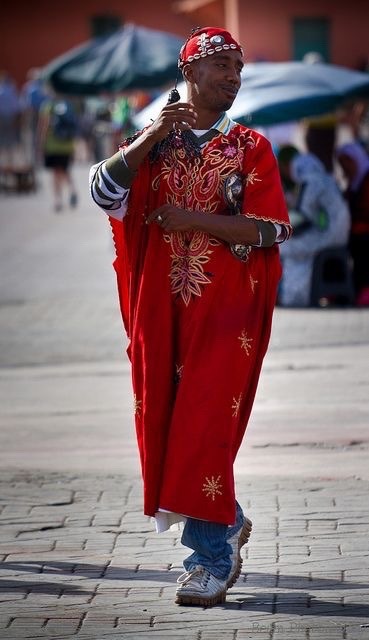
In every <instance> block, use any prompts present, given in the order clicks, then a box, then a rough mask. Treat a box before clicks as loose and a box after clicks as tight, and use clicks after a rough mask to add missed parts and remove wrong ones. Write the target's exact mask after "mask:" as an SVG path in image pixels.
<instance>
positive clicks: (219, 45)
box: [178, 27, 243, 69]
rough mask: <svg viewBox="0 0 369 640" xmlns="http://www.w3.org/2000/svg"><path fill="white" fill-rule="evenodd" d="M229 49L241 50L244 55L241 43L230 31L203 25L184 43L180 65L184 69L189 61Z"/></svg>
mask: <svg viewBox="0 0 369 640" xmlns="http://www.w3.org/2000/svg"><path fill="white" fill-rule="evenodd" d="M229 50H233V51H239V52H240V53H241V55H243V50H242V47H241V45H240V44H238V42H237V41H236V40H235V39H234V38H232V36H231V34H230V33H229V31H226V30H225V29H222V28H221V27H203V28H201V29H197V30H196V31H195V32H194V33H192V34H191V36H190V37H189V38H188V40H187V41H186V42H185V43H184V45H183V47H182V49H181V51H180V53H179V60H178V66H179V68H180V69H182V68H183V67H184V65H185V64H187V63H188V62H193V61H194V60H200V58H206V56H211V55H213V54H214V53H217V52H218V51H229Z"/></svg>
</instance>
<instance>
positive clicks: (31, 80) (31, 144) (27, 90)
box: [20, 68, 48, 166]
mask: <svg viewBox="0 0 369 640" xmlns="http://www.w3.org/2000/svg"><path fill="white" fill-rule="evenodd" d="M47 97H48V96H47V93H46V90H45V87H44V84H43V82H42V80H41V70H40V69H37V68H32V69H30V70H29V71H28V73H27V80H26V82H25V84H24V85H23V87H22V90H21V94H20V100H21V105H22V129H23V135H24V138H25V140H24V142H25V151H26V155H27V156H28V161H29V162H30V164H31V165H32V166H34V165H35V164H36V160H37V131H38V121H39V113H40V109H41V106H42V104H43V103H44V102H45V100H47Z"/></svg>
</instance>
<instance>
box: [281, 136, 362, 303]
mask: <svg viewBox="0 0 369 640" xmlns="http://www.w3.org/2000/svg"><path fill="white" fill-rule="evenodd" d="M277 158H278V164H279V169H280V172H281V178H282V185H283V186H284V189H285V197H286V202H287V204H288V208H289V215H290V220H291V224H292V227H293V234H292V237H291V238H290V240H289V241H288V242H286V243H283V244H282V245H281V257H282V263H283V276H282V281H281V286H280V291H279V297H278V301H279V304H280V305H282V306H286V307H307V306H309V304H310V297H311V285H312V274H313V266H314V259H315V256H316V255H317V253H318V252H319V251H321V250H322V249H326V248H328V247H331V246H342V245H346V244H347V242H348V235H349V228H350V216H349V211H348V207H347V204H346V202H345V200H344V198H343V196H342V194H341V192H340V189H339V187H338V185H337V183H336V181H335V180H334V178H333V177H332V176H331V175H330V174H328V173H327V171H326V170H325V168H324V166H323V164H322V162H321V161H320V160H319V159H318V158H317V157H316V156H314V155H313V154H310V153H300V152H299V151H298V149H297V148H296V147H294V146H293V145H286V146H284V147H281V148H280V150H279V152H278V155H277Z"/></svg>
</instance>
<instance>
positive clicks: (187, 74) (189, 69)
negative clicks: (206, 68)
mask: <svg viewBox="0 0 369 640" xmlns="http://www.w3.org/2000/svg"><path fill="white" fill-rule="evenodd" d="M182 73H183V77H184V79H185V80H186V82H190V83H191V84H192V83H193V82H194V69H193V65H191V64H185V66H184V67H183V69H182Z"/></svg>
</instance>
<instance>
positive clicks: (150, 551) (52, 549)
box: [0, 472, 369, 640]
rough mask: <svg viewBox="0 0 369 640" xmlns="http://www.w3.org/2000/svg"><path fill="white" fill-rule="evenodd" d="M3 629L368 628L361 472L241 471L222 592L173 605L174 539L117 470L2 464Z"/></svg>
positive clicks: (175, 633)
mask: <svg viewBox="0 0 369 640" xmlns="http://www.w3.org/2000/svg"><path fill="white" fill-rule="evenodd" d="M0 486H1V514H0V521H1V525H2V528H3V534H2V540H1V545H0V558H1V561H2V562H1V565H0V571H1V582H0V601H1V605H0V606H1V618H0V630H1V631H0V633H1V638H4V639H5V638H6V639H9V640H10V639H17V640H20V639H23V638H24V639H26V638H27V639H28V638H29V639H30V638H58V639H60V640H61V639H62V638H71V637H77V638H80V639H82V638H83V639H85V640H90V639H92V638H94V639H95V638H96V639H105V638H106V639H110V638H119V637H122V636H124V637H127V638H132V640H133V639H136V638H140V639H144V638H154V637H156V638H164V637H170V638H183V639H184V638H187V639H188V640H210V639H212V640H218V639H219V638H225V639H228V638H229V639H232V640H244V639H246V638H258V639H262V640H264V639H265V640H267V639H268V640H271V639H273V640H274V639H275V638H281V639H282V640H283V639H284V638H286V637H287V638H291V639H292V638H293V639H294V640H297V639H300V638H304V639H313V638H319V639H323V638H329V639H332V640H333V639H334V640H338V639H341V638H342V639H344V638H346V639H350V640H354V639H357V640H358V639H360V640H361V639H364V638H368V637H369V607H368V593H369V588H368V575H369V559H368V535H369V504H368V500H367V497H368V489H369V483H368V482H366V481H360V480H351V481H347V480H346V481H329V480H327V481H322V480H319V481H317V480H311V481H306V480H305V481H301V480H300V481H299V480H296V479H293V480H291V479H283V478H280V479H278V480H276V479H275V478H263V479H262V480H261V481H259V482H258V483H248V482H243V483H242V487H241V490H240V499H241V501H242V504H243V505H244V506H245V508H246V510H247V513H248V515H249V516H250V517H251V518H252V520H253V523H254V532H253V533H252V536H251V539H250V542H249V544H248V546H247V548H246V552H245V557H246V558H245V560H244V566H243V571H242V574H241V576H240V578H239V580H238V582H237V583H236V585H235V586H234V587H233V588H232V589H231V590H229V592H228V597H227V602H226V604H224V605H219V606H217V607H213V608H211V609H203V608H195V607H179V606H177V605H175V604H174V600H173V597H174V591H175V583H176V579H177V577H178V576H179V575H180V573H181V562H182V559H183V555H184V549H183V547H182V546H181V545H180V542H179V535H180V534H179V532H178V531H175V532H168V533H165V534H163V535H161V536H159V537H158V536H157V534H156V533H154V531H153V525H152V522H151V520H150V519H149V518H144V517H143V516H142V512H141V483H140V481H139V479H138V478H132V477H129V478H128V477H126V476H123V475H121V476H118V475H115V476H107V475H104V476H102V475H101V476H96V475H93V476H86V475H80V476H78V475H74V476H72V475H70V474H69V475H64V474H52V473H49V474H35V473H34V474H31V475H29V474H27V473H25V472H13V473H2V474H1V485H0Z"/></svg>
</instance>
